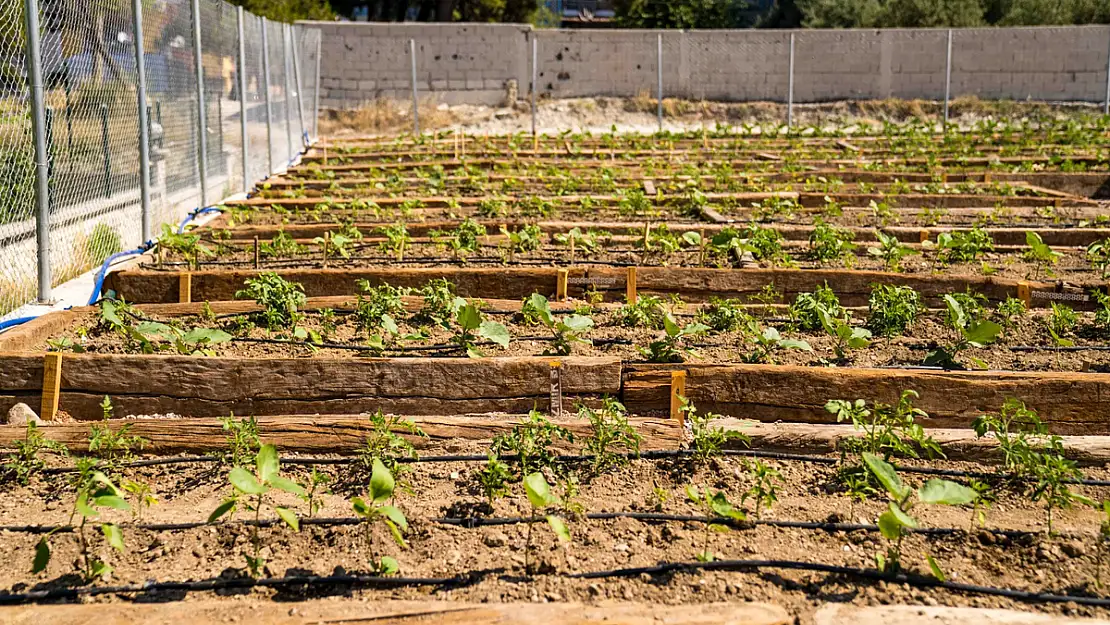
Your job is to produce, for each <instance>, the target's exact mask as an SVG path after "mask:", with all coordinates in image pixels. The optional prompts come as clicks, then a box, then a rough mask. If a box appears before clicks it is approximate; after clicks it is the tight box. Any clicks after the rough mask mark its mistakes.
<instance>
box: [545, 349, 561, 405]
mask: <svg viewBox="0 0 1110 625" xmlns="http://www.w3.org/2000/svg"><path fill="white" fill-rule="evenodd" d="M547 364H549V365H551V378H550V380H551V416H553V417H561V416H562V415H563V362H562V361H561V360H552V361H550V362H548V363H547Z"/></svg>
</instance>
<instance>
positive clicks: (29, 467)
mask: <svg viewBox="0 0 1110 625" xmlns="http://www.w3.org/2000/svg"><path fill="white" fill-rule="evenodd" d="M12 445H13V446H14V447H15V451H13V452H12V453H10V454H8V459H7V461H6V462H4V464H2V465H0V469H3V474H2V475H4V477H5V478H7V479H11V480H14V481H15V482H18V483H20V484H22V485H24V486H26V485H27V484H29V483H30V481H31V477H32V476H34V475H37V474H39V473H41V472H42V470H43V469H45V468H46V462H44V461H43V459H42V457H41V456H40V455H39V454H41V453H43V452H47V453H52V454H57V455H59V456H63V457H65V456H69V449H68V448H67V447H66V446H65V445H63V444H62V443H59V442H58V441H55V440H51V439H49V438H47V437H46V436H45V435H43V433H42V431H41V430H39V427H38V425H36V424H35V422H34V421H28V422H27V434H26V435H25V436H24V437H23V438H22V439H16V440H14V441H12Z"/></svg>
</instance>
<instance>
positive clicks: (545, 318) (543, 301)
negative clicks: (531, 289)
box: [528, 293, 555, 328]
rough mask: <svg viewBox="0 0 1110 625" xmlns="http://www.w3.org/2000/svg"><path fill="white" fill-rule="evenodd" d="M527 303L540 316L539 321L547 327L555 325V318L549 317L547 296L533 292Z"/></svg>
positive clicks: (549, 306)
mask: <svg viewBox="0 0 1110 625" xmlns="http://www.w3.org/2000/svg"><path fill="white" fill-rule="evenodd" d="M528 304H529V305H530V306H531V307H532V309H533V310H535V311H536V312H537V313H538V314H539V317H540V321H541V322H542V323H543V324H544V325H545V326H547V327H549V328H550V327H551V326H553V325H555V320H554V319H553V318H552V317H551V305H550V304H548V302H547V298H546V297H544V296H542V295H540V294H539V293H533V294H532V295H531V297H529V298H528Z"/></svg>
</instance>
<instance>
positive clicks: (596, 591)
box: [586, 584, 601, 597]
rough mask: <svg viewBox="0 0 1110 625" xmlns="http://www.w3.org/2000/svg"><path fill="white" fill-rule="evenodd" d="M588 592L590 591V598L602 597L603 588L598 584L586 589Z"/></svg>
mask: <svg viewBox="0 0 1110 625" xmlns="http://www.w3.org/2000/svg"><path fill="white" fill-rule="evenodd" d="M586 590H589V591H590V596H592V597H598V596H601V586H598V585H597V584H590V585H589V586H587V587H586Z"/></svg>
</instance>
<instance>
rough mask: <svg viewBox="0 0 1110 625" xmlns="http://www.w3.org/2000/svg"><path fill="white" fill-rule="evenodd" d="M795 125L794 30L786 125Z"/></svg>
mask: <svg viewBox="0 0 1110 625" xmlns="http://www.w3.org/2000/svg"><path fill="white" fill-rule="evenodd" d="M793 125H794V31H791V32H790V60H789V61H788V63H787V70H786V127H787V128H790V127H791V126H793Z"/></svg>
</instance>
